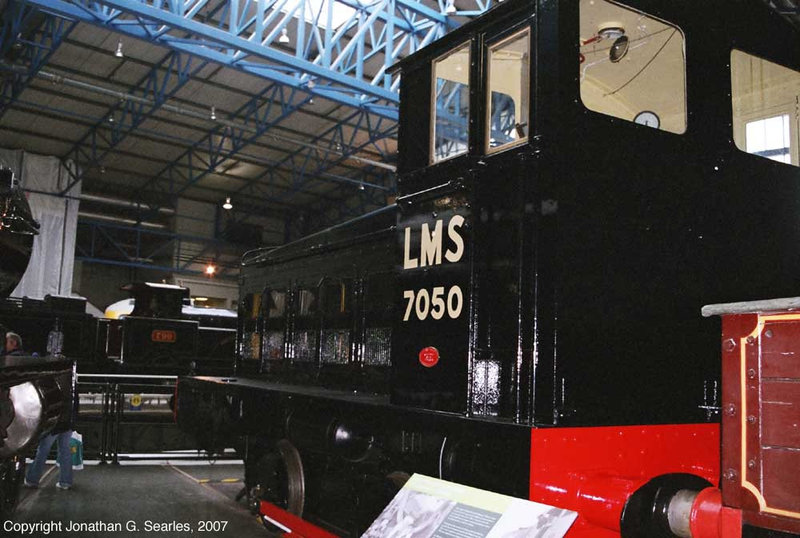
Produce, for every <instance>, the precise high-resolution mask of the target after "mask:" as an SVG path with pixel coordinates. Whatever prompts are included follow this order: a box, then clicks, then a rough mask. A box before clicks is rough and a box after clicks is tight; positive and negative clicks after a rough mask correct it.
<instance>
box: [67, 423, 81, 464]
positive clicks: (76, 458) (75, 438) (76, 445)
mask: <svg viewBox="0 0 800 538" xmlns="http://www.w3.org/2000/svg"><path fill="white" fill-rule="evenodd" d="M69 452H70V454H71V455H72V469H73V470H77V471H80V470H81V469H83V436H82V435H81V434H79V433H78V432H75V431H74V432H72V437H71V438H70V440H69Z"/></svg>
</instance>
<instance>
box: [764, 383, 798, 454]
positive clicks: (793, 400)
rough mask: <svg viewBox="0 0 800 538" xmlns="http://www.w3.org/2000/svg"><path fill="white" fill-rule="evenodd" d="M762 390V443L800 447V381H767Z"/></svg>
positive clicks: (765, 444)
mask: <svg viewBox="0 0 800 538" xmlns="http://www.w3.org/2000/svg"><path fill="white" fill-rule="evenodd" d="M761 390H762V396H761V398H762V399H761V408H762V419H761V420H762V422H763V424H762V426H761V444H762V445H764V446H780V447H789V448H800V383H797V382H794V383H785V382H777V381H765V382H764V384H763V386H762V389H761Z"/></svg>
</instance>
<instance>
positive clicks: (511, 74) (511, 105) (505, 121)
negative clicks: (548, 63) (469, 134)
mask: <svg viewBox="0 0 800 538" xmlns="http://www.w3.org/2000/svg"><path fill="white" fill-rule="evenodd" d="M529 51H530V33H529V30H528V29H525V30H524V31H522V32H518V33H516V34H514V35H512V36H510V37H507V38H505V39H503V40H501V41H499V42H497V43H494V44H492V43H490V44H489V58H488V62H487V69H488V92H487V95H486V100H487V102H486V111H487V117H486V125H487V129H486V151H487V152H488V153H491V152H493V151H498V150H501V149H503V148H506V147H510V146H514V145H516V144H519V143H521V142H524V141H525V140H527V138H528V111H529V84H530V82H529V81H530V54H529Z"/></svg>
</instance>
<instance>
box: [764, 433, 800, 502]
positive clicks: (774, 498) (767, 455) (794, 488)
mask: <svg viewBox="0 0 800 538" xmlns="http://www.w3.org/2000/svg"><path fill="white" fill-rule="evenodd" d="M762 457H763V458H764V462H763V464H762V468H763V469H764V474H765V475H766V476H779V475H780V476H781V477H782V478H781V480H767V481H766V482H765V483H764V498H765V499H767V501H768V502H769V505H770V506H771V507H772V508H777V509H779V510H790V511H792V512H800V495H798V492H800V452H798V451H796V450H785V449H778V448H773V449H768V450H763V451H762Z"/></svg>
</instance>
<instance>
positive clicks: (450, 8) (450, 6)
mask: <svg viewBox="0 0 800 538" xmlns="http://www.w3.org/2000/svg"><path fill="white" fill-rule="evenodd" d="M444 12H445V13H447V14H448V15H452V14H454V13H455V12H456V3H455V1H454V0H448V1H447V6H446V7H445V8H444Z"/></svg>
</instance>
